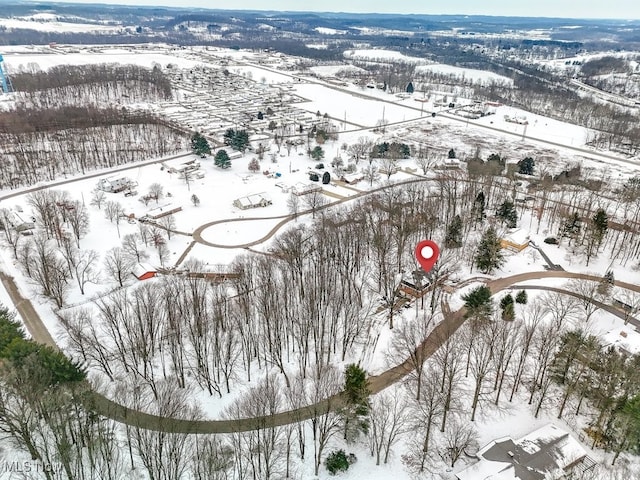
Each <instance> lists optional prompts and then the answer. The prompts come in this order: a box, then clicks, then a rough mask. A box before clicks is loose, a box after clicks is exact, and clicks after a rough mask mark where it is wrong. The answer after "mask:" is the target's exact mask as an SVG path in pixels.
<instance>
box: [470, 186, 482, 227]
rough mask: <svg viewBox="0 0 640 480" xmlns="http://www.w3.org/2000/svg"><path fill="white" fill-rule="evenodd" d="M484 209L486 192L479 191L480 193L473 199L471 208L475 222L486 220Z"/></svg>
mask: <svg viewBox="0 0 640 480" xmlns="http://www.w3.org/2000/svg"><path fill="white" fill-rule="evenodd" d="M484 209H485V200H484V193H483V192H479V193H478V195H476V199H475V200H474V201H473V207H472V209H471V215H472V217H473V221H474V222H476V223H478V222H482V220H484V217H485V213H484Z"/></svg>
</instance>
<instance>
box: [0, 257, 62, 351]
mask: <svg viewBox="0 0 640 480" xmlns="http://www.w3.org/2000/svg"><path fill="white" fill-rule="evenodd" d="M0 281H2V284H3V285H4V288H5V289H6V290H7V293H8V294H9V297H10V298H11V301H12V302H13V305H14V306H15V307H16V310H18V314H19V315H20V317H22V321H23V323H24V326H25V327H26V329H27V331H28V332H29V335H31V338H33V339H34V340H35V341H36V342H38V343H44V344H45V345H49V346H50V347H53V348H56V349H57V348H58V345H56V342H55V341H54V340H53V337H52V336H51V334H50V333H49V330H47V327H45V325H44V322H43V321H42V319H41V318H40V315H38V312H36V310H35V308H33V305H32V304H31V301H30V300H27V299H26V298H24V297H23V296H22V295H21V294H20V291H19V290H18V286H17V285H16V282H15V281H14V279H13V277H10V276H9V275H7V274H6V273H5V272H3V271H1V270H0Z"/></svg>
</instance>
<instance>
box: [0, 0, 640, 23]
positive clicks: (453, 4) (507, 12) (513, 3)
mask: <svg viewBox="0 0 640 480" xmlns="http://www.w3.org/2000/svg"><path fill="white" fill-rule="evenodd" d="M71 1H73V0H71ZM76 1H79V2H81V3H110V4H121V5H156V6H175V7H204V8H220V9H246V10H297V11H324V12H363V13H370V12H375V13H427V14H476V15H504V16H527V17H565V18H620V19H640V1H639V0H608V1H607V0H533V1H522V0H484V1H483V0H442V1H436V0H398V1H390V0H319V1H318V0H317V1H315V2H312V1H309V0H217V1H216V0H99V1H97V2H96V1H95V0H93V1H92V0H76ZM1 2H2V0H0V3H1Z"/></svg>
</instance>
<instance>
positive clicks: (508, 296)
mask: <svg viewBox="0 0 640 480" xmlns="http://www.w3.org/2000/svg"><path fill="white" fill-rule="evenodd" d="M507 305H513V296H512V295H511V294H510V293H507V294H506V295H505V296H504V297H502V299H500V308H501V309H503V310H504V309H505V308H506V306H507Z"/></svg>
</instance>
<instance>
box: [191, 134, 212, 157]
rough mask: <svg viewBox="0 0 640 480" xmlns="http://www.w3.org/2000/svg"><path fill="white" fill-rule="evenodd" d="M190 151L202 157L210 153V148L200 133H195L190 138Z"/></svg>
mask: <svg viewBox="0 0 640 480" xmlns="http://www.w3.org/2000/svg"><path fill="white" fill-rule="evenodd" d="M191 150H192V151H193V153H195V154H196V155H200V156H201V157H204V156H205V155H208V154H210V153H211V146H210V145H209V142H208V141H207V139H206V138H205V137H204V136H203V135H202V134H201V133H200V132H196V133H194V134H193V137H191Z"/></svg>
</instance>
